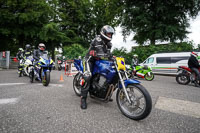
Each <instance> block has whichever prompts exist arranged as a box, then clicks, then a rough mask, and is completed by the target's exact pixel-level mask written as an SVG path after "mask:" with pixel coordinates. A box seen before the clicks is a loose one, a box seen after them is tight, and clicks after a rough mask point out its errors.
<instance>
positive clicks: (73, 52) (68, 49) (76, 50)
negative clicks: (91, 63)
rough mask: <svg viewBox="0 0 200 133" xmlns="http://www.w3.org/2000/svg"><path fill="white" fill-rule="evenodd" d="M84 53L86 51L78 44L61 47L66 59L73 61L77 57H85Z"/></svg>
mask: <svg viewBox="0 0 200 133" xmlns="http://www.w3.org/2000/svg"><path fill="white" fill-rule="evenodd" d="M86 53H87V49H86V48H84V47H83V46H81V45H80V44H73V45H69V46H64V47H63V55H64V56H66V58H67V59H75V58H78V56H82V57H85V55H86Z"/></svg>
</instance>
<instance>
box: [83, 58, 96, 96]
mask: <svg viewBox="0 0 200 133" xmlns="http://www.w3.org/2000/svg"><path fill="white" fill-rule="evenodd" d="M93 64H94V60H93V59H91V58H88V59H86V62H85V71H88V72H90V75H89V74H87V73H84V74H83V78H84V80H85V85H84V86H82V87H81V96H82V97H83V98H87V94H88V92H89V88H90V80H91V77H92V67H93Z"/></svg>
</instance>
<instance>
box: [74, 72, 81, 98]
mask: <svg viewBox="0 0 200 133" xmlns="http://www.w3.org/2000/svg"><path fill="white" fill-rule="evenodd" d="M80 77H81V73H77V74H76V75H75V76H74V80H73V89H74V92H75V94H76V95H77V96H79V97H80V96H81V85H80Z"/></svg>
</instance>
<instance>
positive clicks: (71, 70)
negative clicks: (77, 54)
mask: <svg viewBox="0 0 200 133" xmlns="http://www.w3.org/2000/svg"><path fill="white" fill-rule="evenodd" d="M77 73H78V71H77V70H76V67H75V66H74V60H66V61H65V75H67V76H74V75H76V74H77Z"/></svg>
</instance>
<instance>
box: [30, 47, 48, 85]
mask: <svg viewBox="0 0 200 133" xmlns="http://www.w3.org/2000/svg"><path fill="white" fill-rule="evenodd" d="M45 49H46V47H45V45H44V44H43V43H40V44H39V45H38V49H36V50H34V53H33V58H34V59H35V63H34V67H35V72H36V76H37V79H38V80H39V81H41V78H40V76H39V71H40V70H39V69H38V68H37V62H38V61H39V59H40V56H42V55H43V54H45Z"/></svg>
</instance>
